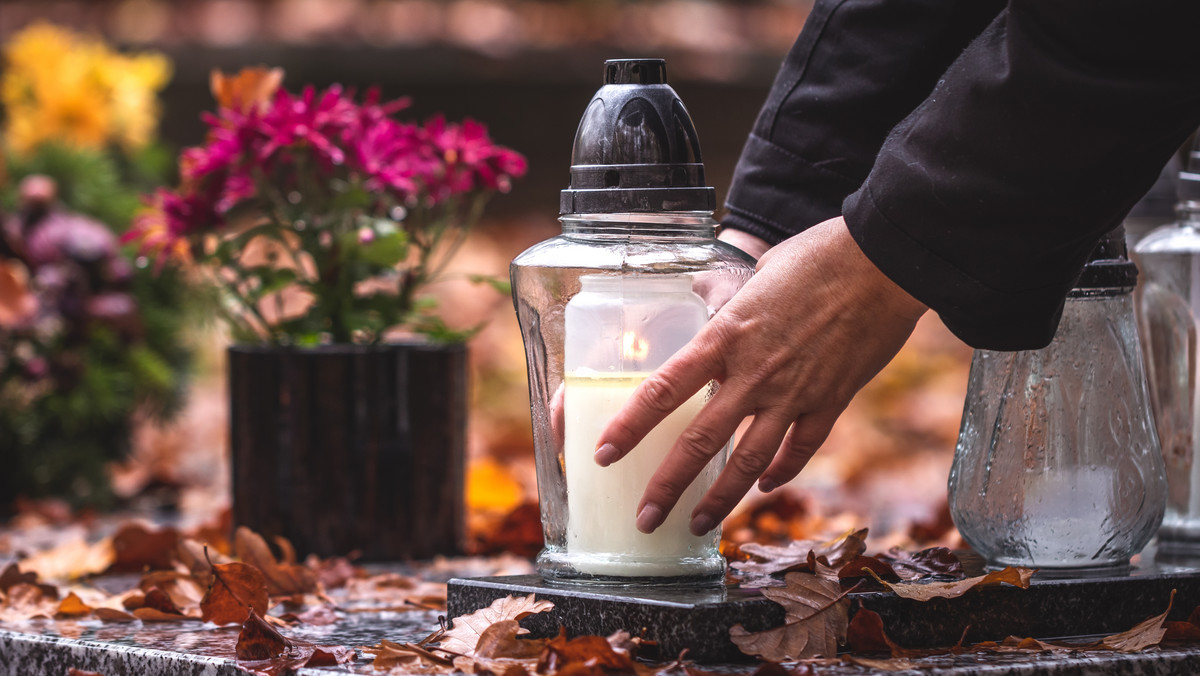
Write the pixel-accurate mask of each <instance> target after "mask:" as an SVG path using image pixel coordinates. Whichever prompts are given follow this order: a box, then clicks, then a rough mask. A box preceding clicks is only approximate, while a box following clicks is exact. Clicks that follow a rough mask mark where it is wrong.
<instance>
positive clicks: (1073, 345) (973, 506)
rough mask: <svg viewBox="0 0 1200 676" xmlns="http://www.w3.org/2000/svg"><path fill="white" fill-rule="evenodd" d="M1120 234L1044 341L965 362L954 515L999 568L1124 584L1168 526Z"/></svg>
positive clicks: (953, 475)
mask: <svg viewBox="0 0 1200 676" xmlns="http://www.w3.org/2000/svg"><path fill="white" fill-rule="evenodd" d="M1124 237H1125V233H1124V230H1123V229H1122V228H1118V229H1117V230H1115V231H1113V232H1112V233H1109V234H1108V235H1107V236H1106V237H1105V238H1104V239H1103V240H1101V242H1100V244H1099V245H1098V246H1097V247H1096V249H1095V250H1094V252H1093V253H1092V256H1091V260H1090V261H1089V262H1088V263H1087V265H1086V266H1085V268H1084V270H1083V273H1082V274H1081V275H1080V278H1079V280H1078V281H1077V282H1076V284H1075V288H1074V289H1072V291H1071V293H1070V295H1069V296H1068V298H1067V300H1066V304H1065V307H1064V309H1063V315H1062V321H1061V322H1060V324H1059V327H1058V331H1057V332H1056V333H1055V336H1054V340H1053V341H1051V343H1050V345H1048V346H1047V347H1045V348H1043V349H1040V350H1024V351H1020V352H994V351H990V350H976V351H975V354H974V357H973V358H972V360H971V372H970V376H969V377H968V381H967V398H966V404H965V406H964V408H963V418H962V426H961V428H960V430H959V437H958V446H957V448H956V449H955V452H954V462H953V465H952V466H951V468H950V484H949V493H950V513H951V515H952V516H953V517H954V523H955V525H957V526H958V530H959V532H960V533H961V534H962V536H963V539H964V540H966V541H967V543H968V544H970V545H971V547H972V548H973V549H975V551H977V552H979V553H980V554H981V555H983V556H984V557H985V558H986V559H987V562H988V564H989V565H990V566H992V567H1003V566H1026V567H1032V568H1037V569H1039V571H1040V573H1039V574H1040V575H1042V576H1044V577H1094V576H1103V575H1107V574H1120V573H1122V572H1124V571H1127V570H1128V569H1129V560H1130V557H1132V556H1133V555H1134V554H1136V553H1138V552H1139V551H1141V549H1142V547H1144V546H1145V545H1146V543H1147V542H1148V541H1149V540H1150V538H1151V537H1152V536H1153V535H1154V532H1155V530H1156V529H1157V528H1158V525H1159V522H1160V521H1161V520H1162V516H1163V510H1164V508H1165V504H1166V477H1165V475H1164V471H1163V462H1162V455H1161V453H1160V452H1159V445H1158V438H1157V436H1156V435H1155V429H1154V425H1153V423H1152V418H1151V414H1150V408H1149V395H1148V393H1147V388H1146V378H1145V372H1144V370H1143V368H1142V355H1141V349H1140V347H1139V343H1138V333H1137V326H1136V322H1135V319H1134V312H1133V289H1134V285H1135V283H1136V281H1137V268H1136V267H1134V265H1133V264H1132V263H1130V262H1129V260H1128V258H1127V257H1126V255H1125V253H1126V250H1125V239H1124Z"/></svg>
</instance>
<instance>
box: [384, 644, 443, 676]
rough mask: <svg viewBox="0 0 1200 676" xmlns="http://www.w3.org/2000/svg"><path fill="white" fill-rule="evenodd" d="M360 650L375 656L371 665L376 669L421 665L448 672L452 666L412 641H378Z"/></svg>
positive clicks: (434, 671) (424, 667)
mask: <svg viewBox="0 0 1200 676" xmlns="http://www.w3.org/2000/svg"><path fill="white" fill-rule="evenodd" d="M362 651H363V652H365V653H367V654H368V655H373V656H374V657H375V661H374V662H373V663H372V666H373V667H374V668H375V669H376V670H384V669H394V668H396V667H408V668H410V669H411V668H413V667H422V668H423V669H424V670H425V671H427V672H428V671H432V672H433V673H449V672H450V671H451V670H452V669H453V668H454V663H453V662H451V661H450V660H449V659H448V658H445V657H442V656H441V655H436V654H434V653H432V652H430V651H429V650H426V649H425V648H423V647H421V646H420V645H416V644H412V643H394V642H392V641H380V642H379V643H378V644H377V645H373V646H366V647H363V648H362Z"/></svg>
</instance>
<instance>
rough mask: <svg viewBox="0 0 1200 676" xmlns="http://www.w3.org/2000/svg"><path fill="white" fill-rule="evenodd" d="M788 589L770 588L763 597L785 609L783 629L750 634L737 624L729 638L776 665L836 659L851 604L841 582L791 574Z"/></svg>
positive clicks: (763, 591) (843, 636) (750, 652)
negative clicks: (782, 662)
mask: <svg viewBox="0 0 1200 676" xmlns="http://www.w3.org/2000/svg"><path fill="white" fill-rule="evenodd" d="M785 581H786V583H787V586H786V587H768V588H766V589H763V590H762V593H763V596H766V597H767V598H769V599H771V600H772V601H774V602H776V603H778V604H779V605H781V606H783V609H784V613H785V619H784V624H783V626H780V627H775V628H774V629H768V630H766V631H761V632H755V633H751V632H749V631H746V629H745V627H743V626H742V625H740V624H738V625H734V626H733V627H732V628H731V629H730V630H729V636H730V638H731V639H732V640H733V642H734V644H736V645H737V647H738V648H739V649H740V650H741V651H742V652H743V653H746V654H747V655H751V656H758V657H761V658H763V659H766V660H772V661H776V662H781V661H792V660H799V659H805V658H809V657H818V656H821V657H834V656H836V655H837V646H838V643H839V641H841V640H842V639H844V638H845V636H846V627H847V625H848V624H849V612H850V602H849V601H847V600H846V598H845V596H846V594H847V593H849V592H848V591H846V592H844V591H842V587H841V585H840V584H838V582H836V581H833V580H828V579H824V578H820V577H817V576H815V575H810V574H808V573H788V575H787V577H786V578H785Z"/></svg>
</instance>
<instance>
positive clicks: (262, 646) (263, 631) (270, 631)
mask: <svg viewBox="0 0 1200 676" xmlns="http://www.w3.org/2000/svg"><path fill="white" fill-rule="evenodd" d="M292 645H294V644H293V642H292V641H291V640H290V639H288V638H286V637H285V636H284V635H283V634H281V633H279V630H278V629H276V628H275V627H272V626H271V625H269V624H267V623H266V622H265V621H264V620H263V618H261V617H259V615H258V613H256V612H251V613H250V616H249V617H247V618H246V620H245V622H243V623H242V631H241V633H240V634H238V639H237V646H236V647H235V653H236V655H237V658H238V659H239V660H248V661H258V660H269V659H272V658H275V657H280V656H281V655H283V654H285V653H286V652H287V650H288V648H289V647H291V646H292Z"/></svg>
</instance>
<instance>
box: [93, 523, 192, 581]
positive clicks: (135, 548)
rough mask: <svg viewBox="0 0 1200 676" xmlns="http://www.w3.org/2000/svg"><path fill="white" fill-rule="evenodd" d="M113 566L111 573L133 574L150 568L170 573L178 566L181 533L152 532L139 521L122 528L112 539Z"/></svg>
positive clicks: (162, 530)
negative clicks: (176, 564)
mask: <svg viewBox="0 0 1200 676" xmlns="http://www.w3.org/2000/svg"><path fill="white" fill-rule="evenodd" d="M112 548H113V563H112V566H110V567H109V570H108V572H114V573H132V572H140V571H143V570H145V569H147V568H149V569H151V570H169V569H171V568H172V567H173V566H174V565H175V560H174V559H175V550H176V549H178V548H179V532H178V531H176V530H175V529H174V528H170V527H166V528H161V529H155V528H149V527H147V526H145V525H144V524H141V523H138V522H136V521H133V522H129V523H126V524H124V525H122V526H121V527H120V528H119V529H117V532H116V533H114V534H113V536H112Z"/></svg>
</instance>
